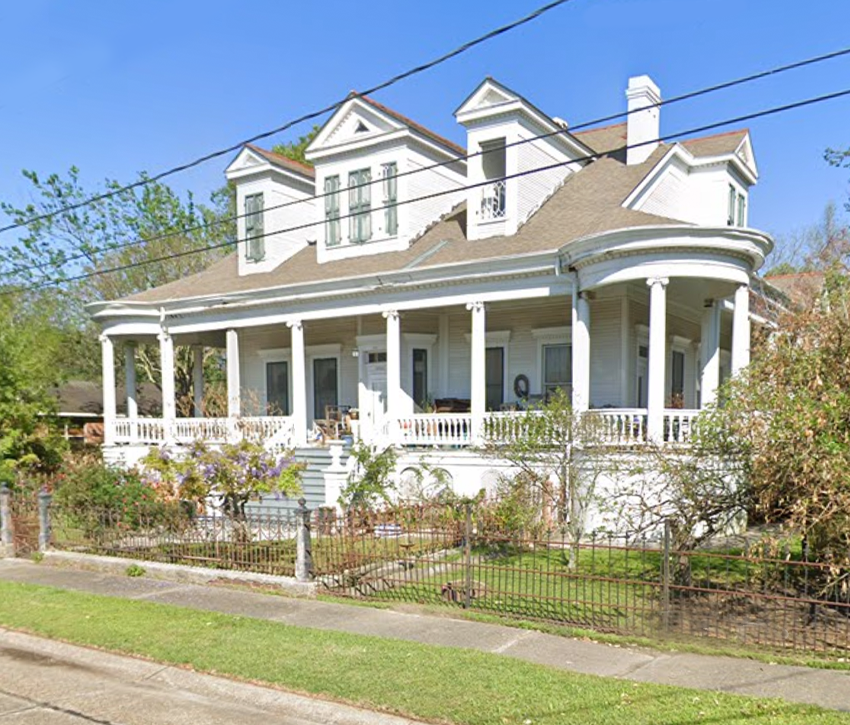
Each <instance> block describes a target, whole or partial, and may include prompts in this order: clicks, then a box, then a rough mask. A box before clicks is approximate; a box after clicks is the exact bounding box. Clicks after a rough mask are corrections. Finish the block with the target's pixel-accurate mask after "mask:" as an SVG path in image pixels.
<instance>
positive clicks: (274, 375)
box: [266, 362, 289, 415]
mask: <svg viewBox="0 0 850 725" xmlns="http://www.w3.org/2000/svg"><path fill="white" fill-rule="evenodd" d="M266 415H289V365H288V364H287V363H286V362H269V363H266Z"/></svg>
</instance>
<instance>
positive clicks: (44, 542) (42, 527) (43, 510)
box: [38, 488, 53, 551]
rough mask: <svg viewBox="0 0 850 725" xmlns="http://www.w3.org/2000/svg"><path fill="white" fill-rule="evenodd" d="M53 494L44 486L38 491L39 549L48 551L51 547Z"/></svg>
mask: <svg viewBox="0 0 850 725" xmlns="http://www.w3.org/2000/svg"><path fill="white" fill-rule="evenodd" d="M51 501H53V495H52V494H51V493H50V492H49V491H48V490H47V489H46V488H42V489H41V491H39V493H38V550H39V551H47V550H48V549H49V548H50V503H51Z"/></svg>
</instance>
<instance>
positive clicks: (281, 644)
mask: <svg viewBox="0 0 850 725" xmlns="http://www.w3.org/2000/svg"><path fill="white" fill-rule="evenodd" d="M0 625H3V626H7V627H12V628H18V629H23V630H26V631H30V632H34V633H36V634H41V635H44V636H48V637H54V638H60V639H64V640H66V641H69V642H74V643H78V644H86V645H94V646H98V647H103V648H106V649H111V650H116V651H120V652H126V653H132V654H137V655H142V656H145V657H150V658H153V659H155V660H159V661H162V662H169V663H175V664H182V665H188V666H191V667H193V668H195V669H197V670H200V671H206V672H215V673H220V674H227V675H231V676H235V677H239V678H244V679H247V680H256V681H260V682H268V683H272V684H274V685H277V686H280V687H284V688H286V689H289V690H293V691H298V692H304V693H311V694H316V695H321V696H324V697H328V698H332V699H336V700H343V701H346V702H352V703H357V704H360V705H364V706H367V707H372V708H377V709H381V710H385V711H391V712H396V713H402V714H405V715H408V716H411V717H418V718H421V719H427V720H431V721H435V722H447V723H469V724H476V725H477V724H479V723H480V724H481V725H485V724H486V725H500V724H501V725H515V724H516V725H544V724H546V725H556V724H559V725H560V724H561V723H565V722H569V723H571V725H575V724H580V723H588V724H591V723H592V724H594V725H595V724H596V723H606V725H609V724H610V725H618V724H619V723H624V724H628V725H639V724H640V723H653V724H661V725H663V724H665V723H667V724H669V725H673V724H674V723H676V724H679V723H691V722H711V723H715V724H722V725H727V724H728V725H731V724H732V723H755V724H761V723H789V724H791V725H793V724H795V723H800V724H803V723H847V724H848V725H850V713H838V712H831V711H824V710H818V709H816V708H811V707H806V706H802V705H794V704H788V703H784V702H782V701H778V700H764V699H752V698H744V697H738V696H733V695H724V694H719V693H711V692H699V691H695V690H688V689H684V688H674V687H664V686H659V685H649V684H639V683H632V682H624V681H619V680H609V679H604V678H599V677H591V676H587V675H578V674H572V673H568V672H562V671H559V670H554V669H550V668H546V667H542V666H539V665H533V664H529V663H525V662H521V661H518V660H513V659H510V658H505V657H500V656H498V655H490V654H486V653H480V652H474V651H468V650H458V649H448V648H442V647H434V646H428V645H420V644H415V643H409V642H401V641H396V640H385V639H380V638H373V637H365V636H360V635H352V634H345V633H339V632H325V631H320V630H310V629H303V628H298V627H292V626H287V625H283V624H279V623H274V622H265V621H260V620H254V619H248V618H242V617H234V616H229V615H222V614H215V613H211V612H204V611H197V610H190V609H183V608H179V607H172V606H167V605H162V604H154V603H151V602H140V601H127V600H121V599H114V598H111V597H103V596H95V595H90V594H82V593H79V592H71V591H64V590H59V589H52V588H48V587H40V586H34V585H26V584H16V583H10V582H0Z"/></svg>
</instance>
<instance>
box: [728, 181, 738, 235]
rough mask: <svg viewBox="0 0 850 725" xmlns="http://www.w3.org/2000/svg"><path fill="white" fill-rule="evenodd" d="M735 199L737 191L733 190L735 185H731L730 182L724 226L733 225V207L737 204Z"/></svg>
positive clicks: (736, 198)
mask: <svg viewBox="0 0 850 725" xmlns="http://www.w3.org/2000/svg"><path fill="white" fill-rule="evenodd" d="M737 201H738V192H736V191H735V187H734V186H732V184H729V205H728V208H727V210H726V226H729V227H734V226H735V208H736V206H737Z"/></svg>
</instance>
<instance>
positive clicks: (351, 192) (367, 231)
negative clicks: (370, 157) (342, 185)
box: [348, 169, 372, 242]
mask: <svg viewBox="0 0 850 725" xmlns="http://www.w3.org/2000/svg"><path fill="white" fill-rule="evenodd" d="M371 180H372V173H371V171H370V170H369V169H361V170H359V171H352V172H351V173H350V174H349V175H348V213H349V217H348V219H349V225H348V229H349V239H350V240H351V241H352V242H366V241H368V240H369V239H371V237H372V187H371V186H370V182H371Z"/></svg>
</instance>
